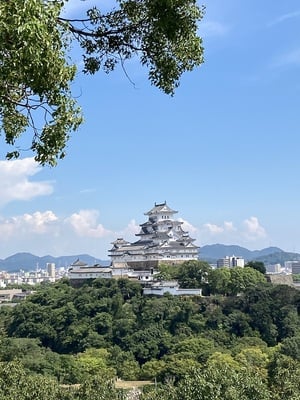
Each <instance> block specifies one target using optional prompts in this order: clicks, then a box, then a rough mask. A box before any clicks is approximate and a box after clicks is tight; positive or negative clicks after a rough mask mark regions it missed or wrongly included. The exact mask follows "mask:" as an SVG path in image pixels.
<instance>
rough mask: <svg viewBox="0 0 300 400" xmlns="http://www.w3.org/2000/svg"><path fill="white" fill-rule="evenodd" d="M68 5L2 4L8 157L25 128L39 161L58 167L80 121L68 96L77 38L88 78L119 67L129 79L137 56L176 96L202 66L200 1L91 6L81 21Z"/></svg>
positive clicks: (0, 101) (0, 58)
mask: <svg viewBox="0 0 300 400" xmlns="http://www.w3.org/2000/svg"><path fill="white" fill-rule="evenodd" d="M66 3H67V0H52V1H43V0H11V1H2V2H1V3H0V16H1V19H0V39H1V40H0V120H1V126H0V128H1V130H2V132H3V133H4V136H5V141H6V143H7V145H9V148H12V149H13V150H12V151H9V152H8V153H7V157H8V158H9V159H10V158H16V157H18V156H19V154H20V151H21V150H20V145H19V140H18V139H19V137H20V136H21V135H22V134H24V132H25V131H26V130H27V131H30V130H31V133H32V135H30V138H29V140H27V141H26V142H27V144H28V148H29V149H31V150H32V151H33V153H34V154H35V159H36V160H37V161H38V162H39V163H41V164H47V163H48V164H50V165H55V163H56V162H57V160H58V159H60V158H63V157H64V155H65V147H66V144H67V141H68V139H69V134H70V132H71V131H74V130H76V129H77V128H78V126H79V125H80V124H81V122H82V115H81V111H80V109H79V107H78V105H77V104H76V101H75V100H74V98H73V97H72V93H71V83H72V81H73V80H74V78H75V73H76V66H75V62H74V61H72V60H71V58H70V49H71V47H72V43H73V42H74V41H75V42H78V43H79V45H80V48H81V50H82V57H83V62H84V72H85V73H90V74H94V73H95V72H96V71H98V70H100V69H102V70H104V71H105V72H107V73H108V72H110V71H112V70H113V69H114V68H115V67H116V65H117V64H120V65H121V67H122V68H123V69H124V71H125V74H126V70H125V67H124V65H125V62H126V61H127V60H129V59H131V58H132V57H138V58H139V61H140V63H141V64H142V65H143V66H145V67H147V68H148V71H149V74H148V75H149V80H150V82H151V84H153V85H155V86H157V87H158V88H159V89H161V90H162V91H164V92H165V93H167V94H171V95H172V94H173V93H174V90H175V89H176V87H178V85H179V81H180V77H181V75H182V74H183V73H184V72H185V71H191V70H192V69H193V68H194V67H196V66H198V65H200V64H201V63H203V48H202V41H201V38H199V37H198V35H197V26H198V23H199V21H200V20H201V19H202V17H203V12H204V11H203V9H202V8H199V7H198V5H197V3H196V1H195V0H171V1H170V0H138V1H133V0H116V2H115V5H114V7H113V8H112V10H111V11H108V12H102V10H101V9H98V8H96V7H93V8H90V9H88V10H87V11H86V16H83V15H81V16H79V17H78V18H76V19H69V18H68V17H66V16H65V14H62V11H63V9H64V6H65V5H66ZM62 15H64V17H62ZM23 136H24V135H22V137H23Z"/></svg>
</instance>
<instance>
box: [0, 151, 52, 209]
mask: <svg viewBox="0 0 300 400" xmlns="http://www.w3.org/2000/svg"><path fill="white" fill-rule="evenodd" d="M39 171H41V167H40V166H39V165H38V164H37V163H36V162H35V161H34V159H33V158H24V159H20V160H13V161H0V182H1V197H0V206H3V205H5V204H7V203H9V202H11V201H14V200H30V199H33V198H34V197H38V196H45V195H49V194H51V193H52V192H53V186H52V183H51V182H47V181H44V182H41V181H40V182H38V181H35V182H33V181H30V180H29V177H30V176H34V175H35V174H37V173H38V172H39Z"/></svg>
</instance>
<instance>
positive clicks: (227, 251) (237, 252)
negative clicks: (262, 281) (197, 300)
mask: <svg viewBox="0 0 300 400" xmlns="http://www.w3.org/2000/svg"><path fill="white" fill-rule="evenodd" d="M233 255H234V256H237V257H242V258H244V259H245V261H246V262H247V261H253V260H256V261H262V262H263V263H265V264H277V263H279V264H283V263H284V262H285V261H300V254H299V253H289V252H285V251H284V250H282V249H280V248H279V247H267V248H265V249H262V250H248V249H246V248H245V247H241V246H235V245H224V244H211V245H206V246H203V247H201V248H200V252H199V257H200V259H201V260H204V261H208V262H209V263H216V262H217V259H218V258H223V257H226V256H233Z"/></svg>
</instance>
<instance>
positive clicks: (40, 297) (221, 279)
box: [0, 262, 300, 400]
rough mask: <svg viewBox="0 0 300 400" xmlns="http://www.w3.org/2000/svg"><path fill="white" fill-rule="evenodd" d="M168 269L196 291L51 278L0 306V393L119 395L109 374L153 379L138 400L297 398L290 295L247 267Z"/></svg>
mask: <svg viewBox="0 0 300 400" xmlns="http://www.w3.org/2000/svg"><path fill="white" fill-rule="evenodd" d="M172 274H173V275H176V277H177V279H178V280H179V281H180V283H181V285H182V286H185V287H195V286H196V287H199V286H201V287H202V289H203V291H204V292H205V293H206V296H203V297H176V296H173V297H172V296H171V295H168V294H167V295H164V296H163V297H148V296H143V295H142V287H141V285H140V284H139V283H138V282H131V281H129V280H127V279H120V280H105V279H97V280H93V281H89V282H87V283H86V284H84V285H82V286H80V287H73V286H72V285H71V284H70V281H68V280H61V281H60V282H57V283H56V284H49V285H41V286H40V287H38V289H37V291H36V293H35V294H33V295H31V296H30V297H28V298H27V299H26V300H25V301H24V302H21V303H20V304H18V305H17V306H16V307H8V306H3V307H1V308H0V322H1V346H0V361H1V364H2V365H1V370H0V399H4V398H5V399H16V398H18V399H19V400H23V399H24V400H25V399H26V400H27V399H28V400H29V399H33V398H34V399H43V400H48V399H49V400H50V399H65V400H72V399H81V400H85V399H86V400H88V399H91V400H92V399H108V400H109V399H118V398H122V396H123V393H122V392H120V391H118V390H117V389H116V388H115V387H114V384H113V382H114V380H115V379H116V377H118V378H121V379H124V380H150V381H152V382H156V384H155V385H150V386H148V387H146V388H145V389H144V392H143V394H142V395H141V397H140V398H141V399H142V400H155V399H160V400H166V399H170V400H171V399H174V400H177V399H178V400H179V399H180V400H197V399H199V400H202V399H203V400H211V399H217V400H218V399H220V400H221V399H222V400H227V399H228V400H229V399H230V400H234V399H236V400H243V399H245V400H246V399H249V400H250V399H251V400H252V399H258V400H265V399H275V400H276V399H281V400H282V399H297V398H299V397H300V382H299V378H298V376H299V373H300V318H299V309H300V308H299V307H300V292H299V291H297V290H296V289H294V288H291V287H288V286H285V285H279V286H272V285H271V284H269V283H267V282H266V280H265V277H264V275H263V274H262V273H260V272H259V271H257V270H255V269H253V268H250V267H248V268H244V269H243V268H233V269H222V268H221V269H219V270H211V269H210V267H209V265H208V264H206V263H204V262H188V263H186V264H185V265H182V266H181V267H179V268H177V269H176V268H175V269H170V268H168V267H165V268H162V271H161V275H162V276H163V275H164V276H167V275H169V276H170V275H172ZM173 277H174V276H173ZM77 384H79V385H77Z"/></svg>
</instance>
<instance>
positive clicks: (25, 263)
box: [0, 253, 110, 272]
mask: <svg viewBox="0 0 300 400" xmlns="http://www.w3.org/2000/svg"><path fill="white" fill-rule="evenodd" d="M77 259H80V260H81V261H84V262H86V263H87V264H89V265H94V264H100V265H103V266H106V265H109V264H110V261H109V260H100V259H98V258H95V257H92V256H90V255H88V254H77V255H74V256H61V257H52V256H50V255H48V256H43V257H38V256H35V255H33V254H31V253H17V254H14V255H12V256H10V257H7V258H5V259H4V260H0V270H2V271H7V272H18V271H20V269H22V270H24V271H33V270H35V269H45V268H46V264H47V263H55V265H56V268H60V267H69V266H70V265H71V264H72V263H73V262H74V261H76V260H77Z"/></svg>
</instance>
